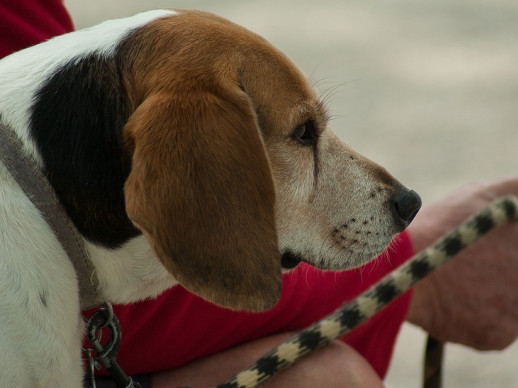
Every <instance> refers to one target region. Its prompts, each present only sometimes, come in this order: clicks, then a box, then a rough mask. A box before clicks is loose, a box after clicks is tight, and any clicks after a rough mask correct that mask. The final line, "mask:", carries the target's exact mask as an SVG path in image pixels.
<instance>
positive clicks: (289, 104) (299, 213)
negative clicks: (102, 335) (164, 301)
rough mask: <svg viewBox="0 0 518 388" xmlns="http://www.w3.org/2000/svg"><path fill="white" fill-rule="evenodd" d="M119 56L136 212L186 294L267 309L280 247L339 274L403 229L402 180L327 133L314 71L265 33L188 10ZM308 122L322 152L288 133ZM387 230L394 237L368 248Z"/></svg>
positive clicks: (141, 34) (129, 197) (140, 36)
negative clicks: (399, 215)
mask: <svg viewBox="0 0 518 388" xmlns="http://www.w3.org/2000/svg"><path fill="white" fill-rule="evenodd" d="M121 50H122V52H125V57H126V58H128V61H127V62H126V63H124V64H123V68H124V74H125V75H124V79H125V82H126V85H127V89H128V93H129V97H130V100H131V102H132V105H133V107H134V109H135V112H134V113H133V115H132V116H131V117H130V120H129V122H128V124H127V125H126V128H125V130H124V138H125V142H126V144H127V146H128V148H129V149H130V151H131V152H132V155H133V166H132V171H131V174H130V176H129V179H128V180H127V182H126V187H125V195H126V208H127V212H128V215H129V216H130V219H131V220H132V221H133V222H134V223H135V224H136V225H137V226H138V227H139V228H141V229H142V230H143V231H144V233H145V235H146V236H147V238H148V240H149V242H150V244H151V246H152V247H153V249H154V251H155V253H156V254H157V256H158V257H159V258H160V260H161V261H162V263H163V264H164V266H165V267H166V268H167V269H168V270H169V271H170V272H171V273H172V274H173V275H174V276H175V278H176V279H177V280H178V281H179V282H180V283H181V284H183V285H184V286H185V287H186V288H188V289H190V290H191V291H193V292H195V293H197V294H199V295H200V296H202V297H204V298H206V299H208V300H210V301H213V302H215V303H218V304H221V305H224V306H228V307H231V308H237V309H249V310H250V309H251V310H262V309H266V308H269V307H271V306H273V304H275V302H276V300H277V299H278V297H279V294H280V273H281V271H280V270H281V268H280V253H282V252H283V251H287V250H289V251H292V250H294V249H295V250H296V253H297V254H300V255H306V258H307V260H308V261H310V262H311V263H312V264H315V265H317V266H319V267H321V268H328V269H341V268H347V267H351V266H355V265H359V264H362V263H363V262H365V260H366V258H370V257H372V256H370V255H371V254H373V253H376V252H379V251H380V250H381V249H382V248H383V247H384V246H385V245H386V244H387V243H388V241H390V239H391V238H392V236H393V235H394V234H395V233H396V232H397V227H395V226H394V221H393V220H392V215H390V212H389V211H388V210H387V209H388V206H387V203H388V202H389V197H390V196H391V195H392V193H393V192H394V190H395V188H396V187H397V186H398V185H399V183H398V182H397V181H396V180H395V179H394V178H392V177H391V176H390V175H389V174H388V173H387V172H386V171H385V170H384V169H382V168H381V167H379V166H377V165H376V164H374V163H372V162H371V161H369V160H368V159H366V158H363V157H362V156H361V155H358V154H357V153H355V152H354V151H353V150H351V149H350V148H349V147H347V146H346V145H345V144H343V143H342V142H341V141H340V140H338V138H337V137H336V136H335V135H333V134H332V133H331V132H330V131H328V130H327V129H326V124H327V117H326V113H325V110H324V109H323V107H322V104H321V103H320V102H319V100H318V99H317V97H316V96H315V93H314V91H313V90H312V88H311V87H310V85H309V84H308V82H307V80H306V79H305V77H304V76H303V75H302V74H301V73H300V72H299V71H298V69H297V68H296V67H295V66H294V65H293V64H292V63H291V62H290V61H289V60H288V59H287V58H286V57H285V56H284V55H283V54H282V53H280V52H279V51H278V50H276V49H275V48H274V47H272V46H271V45H270V44H269V43H268V42H266V41H265V40H264V39H262V38H261V37H259V36H257V35H255V34H253V33H251V32H249V31H247V30H246V29H244V28H242V27H239V26H237V25H235V24H233V23H231V22H228V21H226V20H224V19H221V18H219V17H217V16H214V15H211V14H207V13H203V12H199V11H181V12H180V15H178V16H172V17H167V18H163V19H160V20H157V21H155V22H152V23H150V24H149V25H147V26H145V27H143V28H141V29H139V30H137V31H136V32H135V33H134V34H132V35H131V37H130V38H129V39H128V40H127V41H126V42H125V43H123V44H122V45H121ZM307 120H311V121H312V122H313V123H314V124H315V127H316V128H317V130H318V133H319V137H320V139H319V145H318V147H316V148H314V149H313V150H312V148H311V147H304V146H301V145H300V144H298V143H296V141H294V140H293V139H292V137H291V136H292V133H293V131H294V129H295V128H296V127H297V126H298V125H301V124H303V123H305V122H306V121H307ZM373 192H376V196H375V198H374V199H373V198H371V194H372V193H373ZM371 213H372V214H371ZM374 215H375V216H374ZM351 219H352V220H354V221H351ZM356 219H358V224H359V223H360V221H361V225H362V227H361V228H360V227H358V228H356V227H354V228H353V226H354V225H353V223H354V222H356ZM348 222H349V223H350V227H349V228H347V227H346V225H348V224H347V223H348ZM378 226H380V227H382V228H384V229H385V231H384V232H383V236H380V237H379V239H378V240H379V241H375V243H374V244H372V245H373V246H372V247H370V245H369V243H368V242H367V240H366V237H367V235H369V236H370V235H371V234H374V232H373V230H374V228H377V227H378ZM351 230H352V232H350V231H351ZM338 233H341V234H340V236H341V237H340V238H338V237H337V236H338ZM348 233H354V236H349V235H348ZM378 234H380V233H378ZM360 235H362V236H360ZM330 236H333V238H330ZM360 239H361V240H362V241H360ZM325 244H328V245H329V244H331V245H329V246H328V245H325ZM318 249H320V252H319V251H318ZM324 253H325V254H327V255H328V257H323V256H322V255H323V254H324Z"/></svg>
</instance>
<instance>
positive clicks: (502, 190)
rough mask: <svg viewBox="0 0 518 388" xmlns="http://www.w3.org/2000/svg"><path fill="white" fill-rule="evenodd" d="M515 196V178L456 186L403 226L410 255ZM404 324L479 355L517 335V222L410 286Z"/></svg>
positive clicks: (492, 232)
mask: <svg viewBox="0 0 518 388" xmlns="http://www.w3.org/2000/svg"><path fill="white" fill-rule="evenodd" d="M507 194H514V195H518V176H512V177H507V178H502V179H498V180H495V181H491V182H484V183H477V184H472V185H469V186H465V187H462V188H460V189H458V190H456V191H454V192H452V193H451V194H450V195H448V196H446V197H444V198H443V199H441V200H438V201H436V202H434V203H432V204H430V205H428V206H425V207H424V208H423V209H422V211H421V212H420V213H419V215H418V216H417V217H416V219H415V220H414V221H413V223H412V224H411V225H410V227H409V233H410V236H411V239H412V241H413V244H414V249H415V251H416V252H419V251H421V250H422V249H424V248H425V247H426V246H428V245H430V244H431V243H432V242H433V241H434V240H435V239H437V238H438V237H440V236H441V235H443V234H444V233H446V232H447V231H448V230H450V229H452V228H453V227H455V226H456V225H457V224H459V223H460V222H461V221H463V220H464V219H466V218H467V217H468V216H470V215H471V214H473V213H474V212H476V211H478V210H480V209H481V208H483V207H484V206H485V205H487V204H488V203H489V202H491V201H492V200H493V199H495V198H497V197H500V196H503V195H507ZM407 319H408V320H409V321H410V322H412V323H414V324H416V325H418V326H421V327H422V328H423V329H425V330H426V331H427V332H429V333H430V334H432V335H433V336H434V337H436V338H438V339H441V340H443V341H449V342H456V343H460V344H463V345H466V346H470V347H473V348H475V349H479V350H496V349H503V348H505V347H506V346H508V345H509V344H511V343H512V342H513V341H514V340H515V338H516V337H517V336H518V223H516V222H514V223H510V224H509V225H505V226H503V227H500V228H497V229H495V230H493V231H491V232H489V233H488V235H487V236H484V237H483V238H482V239H481V240H479V241H478V242H477V243H475V244H474V245H473V246H471V247H469V248H467V249H466V250H464V251H462V252H461V253H460V254H459V255H458V257H456V258H454V259H453V260H451V261H450V262H449V263H448V264H446V265H445V266H444V267H442V268H440V269H438V270H437V271H436V272H435V273H433V274H432V275H430V276H428V277H427V278H425V279H424V280H422V281H421V282H420V283H418V284H417V285H416V286H415V287H414V296H413V300H412V303H411V307H410V310H409V314H408V318H407Z"/></svg>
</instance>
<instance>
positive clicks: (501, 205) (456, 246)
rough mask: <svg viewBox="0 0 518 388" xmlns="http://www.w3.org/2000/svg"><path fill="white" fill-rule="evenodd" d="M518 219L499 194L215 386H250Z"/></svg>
mask: <svg viewBox="0 0 518 388" xmlns="http://www.w3.org/2000/svg"><path fill="white" fill-rule="evenodd" d="M513 219H518V198H516V197H514V196H507V197H502V198H499V199H497V200H495V201H494V202H493V203H491V204H490V205H488V206H487V207H486V208H484V209H483V210H482V211H480V212H479V213H477V214H475V215H473V216H472V217H470V218H469V219H468V220H466V221H465V222H464V223H463V224H461V225H459V226H458V227H457V228H455V229H453V230H452V231H451V232H449V233H448V234H446V235H445V236H443V237H442V238H440V239H439V240H437V242H435V243H434V244H433V245H432V246H430V247H429V248H427V249H426V250H424V251H422V252H421V253H419V254H417V255H415V256H414V257H413V258H412V259H410V260H409V261H408V262H407V263H405V264H404V265H402V266H401V267H399V268H398V269H396V270H395V271H393V272H392V273H390V274H389V275H387V276H386V277H385V278H383V279H382V280H381V281H380V282H378V283H377V284H375V285H374V286H372V287H371V288H370V289H369V290H367V291H366V292H365V293H363V294H362V295H360V296H359V297H358V298H356V299H355V300H353V301H352V302H349V303H346V304H344V305H343V306H342V307H341V308H339V309H338V310H337V311H336V312H335V313H333V314H331V315H329V316H327V317H326V318H324V319H322V320H321V321H319V322H317V323H315V324H314V325H313V326H310V327H309V328H307V329H305V330H303V331H301V332H299V333H298V334H295V335H294V336H292V337H291V338H289V339H288V340H286V342H284V343H282V344H281V345H279V346H278V347H276V348H275V349H273V350H272V351H271V352H269V353H268V354H266V355H265V356H264V357H262V358H261V359H260V360H259V361H257V362H256V363H255V364H254V365H252V366H251V367H250V368H248V369H247V370H244V371H242V372H240V373H239V374H238V375H236V376H235V377H234V378H232V379H231V380H229V381H228V382H226V383H223V384H220V385H218V387H217V388H253V387H257V386H259V385H261V384H262V383H264V382H266V381H267V380H268V379H269V378H271V377H272V376H274V375H275V374H276V373H277V372H280V371H282V370H284V369H286V368H288V367H289V366H291V365H292V364H293V363H295V361H297V360H298V359H300V358H302V357H303V356H305V355H307V354H309V353H311V352H312V351H314V350H316V349H319V348H321V347H324V346H325V345H327V344H328V343H329V342H331V341H333V340H335V339H338V338H340V337H342V336H343V335H344V334H345V333H347V332H348V331H350V330H352V329H353V328H355V327H356V326H358V325H360V324H361V323H363V322H365V321H366V320H367V319H369V318H370V317H371V316H373V315H374V314H376V313H377V312H378V311H380V310H381V309H382V308H383V307H384V306H386V305H387V304H388V303H390V302H391V301H392V300H394V299H395V298H396V297H397V296H399V295H401V294H402V293H404V292H405V291H407V290H408V289H409V288H410V287H412V286H413V285H414V284H415V283H416V282H418V281H419V280H421V279H422V278H424V277H425V276H426V275H428V274H429V273H430V272H432V271H433V270H435V269H436V268H438V267H439V266H441V265H442V264H444V263H445V262H446V261H447V260H448V259H450V258H451V257H453V256H455V255H456V254H457V253H459V252H460V251H461V250H462V249H464V248H466V247H467V246H468V245H470V244H472V243H474V242H475V241H476V240H477V239H478V238H479V237H481V236H482V235H484V234H485V233H487V232H488V231H490V230H491V229H493V228H494V227H496V226H499V225H502V224H504V223H506V222H508V221H510V220H513Z"/></svg>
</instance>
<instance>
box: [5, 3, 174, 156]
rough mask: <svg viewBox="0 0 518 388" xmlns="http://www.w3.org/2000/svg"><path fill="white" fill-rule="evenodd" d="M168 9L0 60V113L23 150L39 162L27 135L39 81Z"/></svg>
mask: <svg viewBox="0 0 518 388" xmlns="http://www.w3.org/2000/svg"><path fill="white" fill-rule="evenodd" d="M175 14H176V12H174V11H172V10H154V11H148V12H143V13H140V14H137V15H135V16H131V17H128V18H124V19H117V20H109V21H106V22H104V23H101V24H99V25H96V26H94V27H90V28H86V29H84V30H80V31H75V32H72V33H69V34H65V35H61V36H58V37H55V38H53V39H50V40H48V41H46V42H44V43H41V44H39V45H36V46H33V47H29V48H27V49H24V50H21V51H19V52H17V53H14V54H12V55H9V56H7V57H5V58H3V59H2V60H0V112H1V115H2V119H3V120H4V121H5V122H6V123H7V124H9V125H10V126H11V127H12V128H13V129H14V130H15V131H16V133H17V134H18V136H19V137H20V139H21V140H22V143H23V144H24V146H25V147H26V150H27V151H28V152H30V153H31V154H32V156H34V157H35V158H36V160H37V161H39V162H41V160H40V159H39V157H38V155H37V152H35V145H34V144H33V142H32V140H31V139H30V137H29V131H28V128H29V109H30V107H31V105H32V101H33V99H34V95H35V93H36V92H37V90H38V89H39V88H40V87H41V85H42V83H43V82H44V81H45V80H47V79H49V78H50V77H51V76H52V74H54V73H55V72H56V70H57V69H59V68H60V67H61V66H63V65H64V64H66V63H68V62H70V61H73V60H80V59H81V58H83V57H85V56H87V55H89V54H92V53H99V54H100V55H104V56H110V55H112V54H113V51H114V50H115V48H116V47H117V44H118V43H119V42H120V41H121V40H122V39H123V38H124V37H125V36H126V35H127V34H128V33H129V32H131V31H132V30H134V29H135V28H138V27H141V26H143V25H145V24H147V23H149V22H151V21H153V20H155V19H158V18H161V17H165V16H170V15H175Z"/></svg>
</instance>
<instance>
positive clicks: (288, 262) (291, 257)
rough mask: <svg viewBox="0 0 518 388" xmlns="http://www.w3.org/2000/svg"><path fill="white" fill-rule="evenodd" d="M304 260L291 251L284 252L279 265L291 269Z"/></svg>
mask: <svg viewBox="0 0 518 388" xmlns="http://www.w3.org/2000/svg"><path fill="white" fill-rule="evenodd" d="M301 261H304V260H303V259H302V258H301V257H300V256H297V255H296V254H294V253H293V252H290V251H287V252H284V253H283V254H282V256H281V266H282V268H283V269H292V268H295V267H296V266H297V265H299V264H300V262H301Z"/></svg>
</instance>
